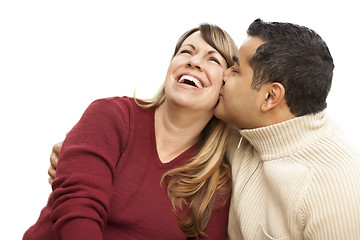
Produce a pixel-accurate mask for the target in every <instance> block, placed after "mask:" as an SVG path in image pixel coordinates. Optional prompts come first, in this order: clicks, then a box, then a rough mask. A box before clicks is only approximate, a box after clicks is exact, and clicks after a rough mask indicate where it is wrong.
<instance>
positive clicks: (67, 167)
mask: <svg viewBox="0 0 360 240" xmlns="http://www.w3.org/2000/svg"><path fill="white" fill-rule="evenodd" d="M122 110H123V111H122ZM128 114H129V111H128V110H127V111H126V107H124V109H121V106H120V105H119V104H118V103H117V102H115V101H113V100H111V99H103V100H97V101H95V102H93V103H92V104H91V105H90V106H89V107H88V109H87V110H86V111H85V113H84V114H83V116H82V117H81V119H80V121H79V122H78V123H77V124H76V125H75V126H74V128H73V129H72V130H71V131H70V132H69V134H68V135H67V138H66V140H65V141H64V144H63V147H62V150H61V153H60V155H59V164H58V169H57V176H56V178H55V180H54V182H53V190H54V191H53V196H52V197H53V200H54V202H53V206H52V213H51V220H52V222H53V225H54V230H55V232H58V233H59V235H60V236H61V239H76V240H82V239H87V240H91V239H102V233H101V232H102V230H103V228H104V225H105V224H106V221H107V216H108V213H109V205H110V200H111V197H112V194H113V190H112V180H113V175H114V173H115V167H116V164H117V161H118V160H119V158H120V156H121V152H122V149H123V148H124V145H125V137H124V136H127V134H128V128H129V127H128V119H129V116H126V115H128Z"/></svg>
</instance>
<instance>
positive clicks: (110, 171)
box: [24, 19, 360, 239]
mask: <svg viewBox="0 0 360 240" xmlns="http://www.w3.org/2000/svg"><path fill="white" fill-rule="evenodd" d="M248 35H249V37H248V38H247V39H246V40H245V42H244V43H243V44H242V45H241V46H240V48H239V50H238V51H237V50H236V46H235V44H234V42H233V40H232V39H231V38H230V37H229V36H228V35H227V33H226V32H224V31H223V30H221V29H220V28H218V27H216V26H212V25H206V24H204V25H201V26H200V27H199V28H195V29H192V30H190V31H188V32H187V33H185V34H184V35H183V36H182V37H181V38H180V40H179V42H178V44H177V45H176V48H175V52H174V55H173V58H172V60H171V62H170V65H169V68H168V72H167V75H166V79H165V83H164V85H163V86H162V87H161V89H160V91H159V93H158V94H157V95H156V96H155V97H154V98H153V99H151V100H135V99H132V98H127V97H122V98H107V99H101V100H97V101H95V102H94V103H92V104H91V105H90V106H89V108H88V109H87V110H86V111H85V113H84V114H83V116H82V118H81V119H80V121H79V122H78V123H77V124H76V125H75V127H74V128H73V129H72V130H71V131H70V133H69V134H68V135H67V137H66V139H65V141H64V143H63V146H62V149H61V152H60V154H59V164H58V167H57V169H56V178H55V179H54V181H53V183H52V187H53V190H54V191H53V192H52V194H51V195H50V197H49V201H48V205H47V206H46V207H45V208H44V209H43V210H42V212H41V215H40V218H39V220H38V222H37V223H36V224H35V225H34V226H32V227H31V228H30V229H29V230H28V231H27V232H26V233H25V235H24V239H192V238H193V239H196V238H198V239H225V238H226V236H228V238H229V239H359V238H360V227H359V226H360V207H359V202H360V190H359V189H360V179H359V177H358V176H359V174H360V162H359V161H360V157H359V154H358V153H357V152H356V151H355V150H354V149H353V148H351V146H350V144H348V143H347V142H346V140H345V138H344V137H343V136H342V133H341V131H340V130H339V128H338V127H337V126H336V124H335V123H334V122H333V121H332V120H331V119H330V117H329V116H328V115H327V114H326V112H324V109H325V108H326V97H327V95H328V92H329V90H330V85H331V79H332V72H333V67H334V66H333V61H332V57H331V55H330V52H329V50H328V48H327V46H326V44H325V42H324V41H323V40H322V39H321V38H320V36H319V35H317V34H316V33H315V32H314V31H312V30H310V29H308V28H306V27H302V26H298V25H294V24H290V23H277V22H271V23H267V22H263V21H262V20H259V19H257V20H255V21H254V22H253V23H252V24H251V25H250V26H249V28H248ZM224 71H225V72H224ZM219 93H220V97H219ZM214 114H215V116H216V118H215V117H214ZM219 119H221V120H222V121H221V120H219ZM223 121H224V122H226V124H225V123H224V122H223ZM229 125H230V126H234V127H236V128H238V130H235V128H231V129H229V127H228V126H229Z"/></svg>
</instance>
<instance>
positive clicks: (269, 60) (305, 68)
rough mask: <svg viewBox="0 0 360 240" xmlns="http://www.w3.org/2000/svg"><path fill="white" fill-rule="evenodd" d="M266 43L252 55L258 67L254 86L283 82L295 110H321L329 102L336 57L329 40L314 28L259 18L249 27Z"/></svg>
mask: <svg viewBox="0 0 360 240" xmlns="http://www.w3.org/2000/svg"><path fill="white" fill-rule="evenodd" d="M247 33H248V35H249V36H250V37H259V38H261V39H262V40H263V41H264V42H265V43H264V44H262V45H261V46H259V48H258V49H257V50H256V53H255V54H254V55H253V56H252V57H251V58H250V66H251V67H252V69H253V70H254V78H253V80H252V88H254V89H257V90H259V89H260V87H261V86H262V85H263V84H265V83H271V82H279V83H281V84H282V85H283V86H284V87H285V100H286V103H287V105H288V106H289V109H290V111H291V113H292V114H294V115H295V116H302V115H305V114H310V113H317V112H320V111H322V110H324V109H325V108H326V106H327V103H326V98H327V95H328V93H329V91H330V87H331V81H332V76H333V69H334V64H333V59H332V57H331V54H330V51H329V49H328V47H327V45H326V43H325V41H324V40H323V39H322V38H321V37H320V36H319V35H318V34H317V33H316V32H315V31H313V30H311V29H309V28H306V27H303V26H299V25H295V24H291V23H280V22H264V21H262V20H261V19H256V20H255V21H254V22H253V23H252V24H251V25H250V26H249V28H248V31H247Z"/></svg>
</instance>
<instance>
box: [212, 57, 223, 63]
mask: <svg viewBox="0 0 360 240" xmlns="http://www.w3.org/2000/svg"><path fill="white" fill-rule="evenodd" d="M210 61H213V62H216V63H217V64H219V65H221V63H220V61H219V60H218V59H217V58H215V57H210Z"/></svg>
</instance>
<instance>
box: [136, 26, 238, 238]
mask: <svg viewBox="0 0 360 240" xmlns="http://www.w3.org/2000/svg"><path fill="white" fill-rule="evenodd" d="M197 31H200V34H201V36H202V38H203V39H204V40H205V41H206V42H207V43H208V44H209V45H210V46H212V47H213V48H214V49H216V50H217V51H218V52H219V53H220V54H221V55H222V56H223V57H224V59H225V61H226V63H227V67H230V66H232V65H233V64H234V62H233V56H235V54H236V52H237V47H236V44H235V42H234V41H233V39H232V38H231V37H230V36H229V35H228V34H227V33H226V32H225V31H224V30H222V29H221V28H219V27H218V26H216V25H210V24H201V25H200V26H199V27H198V28H193V29H191V30H189V31H187V32H186V33H184V34H183V35H182V36H181V37H180V39H179V40H178V42H177V44H176V47H175V51H174V54H173V57H174V56H175V55H176V54H177V52H178V51H179V49H180V47H181V45H182V43H183V42H184V41H185V39H186V38H187V37H189V36H190V35H191V34H193V33H195V32H197ZM135 100H136V103H137V104H138V105H139V106H140V107H143V108H150V107H154V108H156V107H158V106H160V105H161V104H162V103H163V102H164V101H165V83H164V84H163V85H162V86H161V87H160V89H159V91H158V93H157V94H156V95H155V96H154V97H153V98H152V99H148V100H137V99H136V98H135ZM228 130H229V127H228V126H227V124H225V123H224V122H223V121H221V120H219V119H217V118H215V117H213V118H212V119H211V120H210V121H209V123H208V124H207V125H206V127H205V128H204V129H203V131H202V133H201V136H200V151H199V152H198V154H197V155H196V156H194V157H193V158H191V159H190V161H189V162H188V163H187V164H186V165H184V166H182V167H178V168H175V169H171V170H169V171H167V172H166V173H165V174H164V175H163V177H162V179H161V182H164V181H165V182H166V184H167V194H168V196H169V198H170V201H171V204H172V207H173V210H174V213H175V215H176V217H177V219H178V223H179V226H180V228H181V229H182V230H183V231H184V232H185V234H186V235H187V236H188V237H199V236H205V233H204V229H205V227H206V226H207V224H208V222H209V219H210V216H211V213H212V211H213V204H214V198H216V200H221V199H223V200H224V204H225V203H226V202H227V200H228V199H229V197H230V194H231V171H230V165H229V162H228V161H227V160H226V159H225V154H224V152H225V145H226V139H227V134H228ZM184 204H185V205H187V207H188V209H189V212H188V214H187V216H186V217H181V216H179V215H178V214H177V209H182V207H183V206H184Z"/></svg>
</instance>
